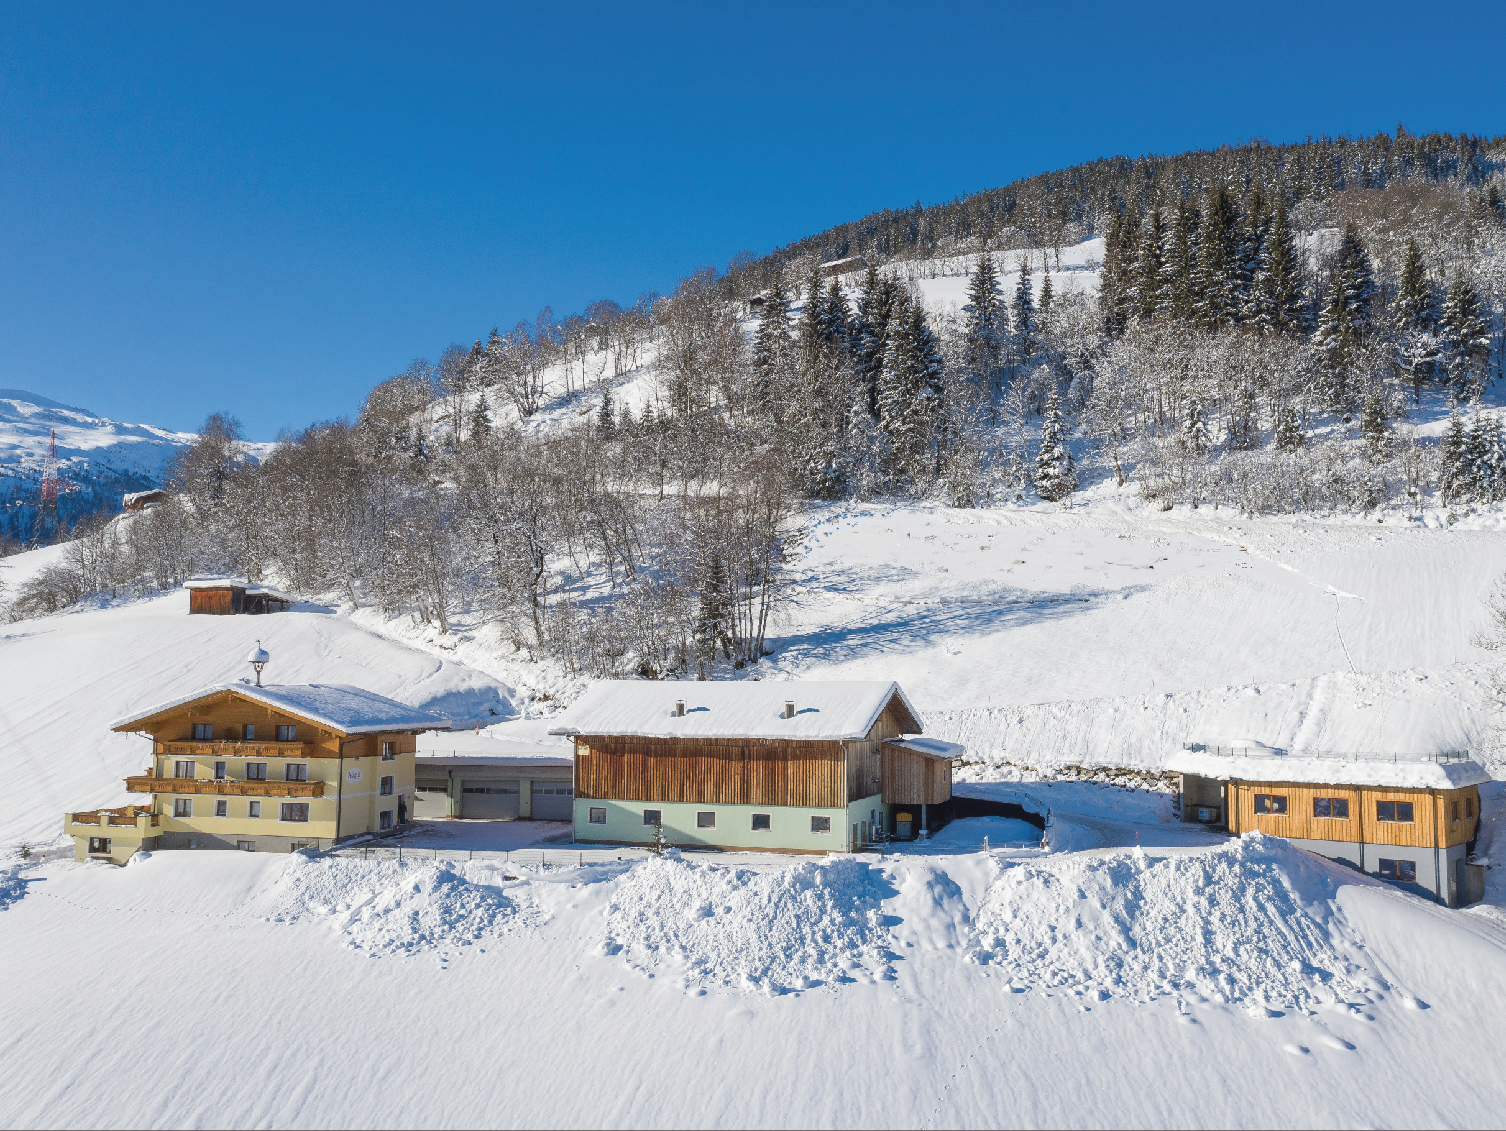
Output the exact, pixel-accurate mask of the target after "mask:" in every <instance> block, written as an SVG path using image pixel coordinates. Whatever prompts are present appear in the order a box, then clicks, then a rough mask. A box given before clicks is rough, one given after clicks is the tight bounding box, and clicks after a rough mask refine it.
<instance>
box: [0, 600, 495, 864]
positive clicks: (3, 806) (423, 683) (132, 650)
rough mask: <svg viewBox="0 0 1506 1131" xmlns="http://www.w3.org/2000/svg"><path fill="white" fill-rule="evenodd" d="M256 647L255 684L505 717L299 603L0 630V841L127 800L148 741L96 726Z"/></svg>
mask: <svg viewBox="0 0 1506 1131" xmlns="http://www.w3.org/2000/svg"><path fill="white" fill-rule="evenodd" d="M258 639H260V640H261V642H262V646H263V647H265V648H266V649H267V651H268V652H270V653H271V655H272V662H271V663H270V664H269V665H268V667H267V670H266V675H265V677H264V678H265V680H266V682H268V683H350V684H355V685H357V686H359V687H364V688H367V689H368V690H371V691H375V692H377V693H378V694H381V695H387V696H390V697H391V698H393V699H397V700H398V701H400V702H403V703H407V704H410V705H412V706H415V707H422V708H425V709H426V710H431V711H434V712H435V713H437V714H439V715H441V716H443V717H446V718H449V719H452V720H453V721H454V722H455V723H456V725H465V724H467V723H470V722H472V721H474V720H476V719H480V718H491V717H494V715H493V714H492V712H495V713H496V714H497V715H506V714H509V713H511V712H512V710H513V707H512V702H513V699H514V697H515V696H514V692H513V690H512V688H510V687H508V686H507V685H505V684H503V683H501V682H499V681H497V680H495V679H492V678H491V677H489V676H486V675H484V674H482V673H481V672H478V671H476V670H474V669H472V668H468V667H465V666H464V665H460V664H455V663H451V662H449V661H447V660H443V659H439V658H436V657H434V656H430V655H425V654H424V653H422V652H419V651H416V650H414V649H412V648H409V647H406V646H404V645H402V644H399V643H397V642H395V641H392V640H389V639H385V638H383V637H381V636H377V635H373V634H372V633H370V632H367V631H365V630H364V629H362V628H360V627H358V626H357V625H355V624H354V623H352V622H351V620H350V619H349V618H347V617H343V616H338V615H335V614H332V613H330V612H329V611H327V610H323V609H320V608H319V607H318V606H310V605H303V606H298V607H296V608H295V609H294V610H293V611H290V612H287V613H278V614H275V615H272V616H263V617H255V618H252V617H243V616H238V617H213V616H189V615H188V595H187V593H185V592H183V591H182V590H179V591H177V592H173V593H169V594H167V595H165V596H162V597H157V598H154V599H151V600H145V601H135V602H131V603H128V604H122V605H118V606H116V607H113V608H90V609H80V610H75V611H72V612H67V613H62V614H58V615H55V616H50V617H43V618H40V619H37V620H32V621H23V622H18V623H15V624H11V625H8V626H5V627H3V628H0V686H3V687H4V689H5V690H4V694H3V696H0V766H3V767H4V770H5V772H6V773H7V775H8V776H9V778H10V780H11V787H10V788H9V789H7V790H5V792H4V796H3V797H0V843H4V844H13V843H15V842H17V841H18V840H21V839H31V840H33V841H39V840H45V841H50V840H53V839H56V838H57V837H58V835H59V834H60V831H61V828H62V825H61V821H62V819H63V813H64V812H67V811H72V810H77V809H93V808H95V807H97V806H101V805H112V806H113V805H122V804H125V803H126V802H127V801H129V800H130V799H131V798H130V795H129V794H127V793H126V792H125V785H124V782H123V780H122V779H124V778H125V777H126V775H127V774H132V773H139V772H140V770H141V768H142V766H143V765H145V764H146V760H147V756H148V753H149V745H148V743H147V742H146V741H145V740H144V739H142V738H141V737H139V736H137V735H130V734H113V733H111V732H110V730H109V723H110V722H111V721H112V720H114V719H118V718H121V717H123V716H125V715H126V714H128V713H129V712H131V711H132V710H135V709H139V708H141V707H143V706H150V705H151V704H153V703H160V702H164V701H166V700H169V699H173V698H175V697H177V696H180V695H185V694H188V693H189V692H192V691H194V690H196V689H198V688H200V687H204V686H206V685H208V684H210V683H213V682H215V681H218V680H225V679H239V678H241V677H243V676H249V675H250V674H251V673H250V668H249V667H248V665H247V664H246V663H245V657H246V654H247V653H248V652H250V651H251V649H253V648H254V647H255V646H256V641H257V640H258Z"/></svg>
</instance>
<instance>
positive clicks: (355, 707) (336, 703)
mask: <svg viewBox="0 0 1506 1131" xmlns="http://www.w3.org/2000/svg"><path fill="white" fill-rule="evenodd" d="M220 691H233V692H235V693H236V694H237V695H244V696H245V697H246V698H248V699H255V700H256V701H257V702H259V703H265V704H267V706H269V707H281V708H282V709H283V710H285V711H287V712H288V713H289V714H293V715H297V716H298V717H299V718H301V719H308V720H309V721H310V722H312V723H318V724H319V725H320V726H327V727H329V728H330V729H331V730H336V731H339V732H340V733H341V734H377V733H379V732H381V731H386V730H419V729H423V730H443V729H447V728H448V727H449V725H450V721H449V720H448V719H441V718H440V717H439V716H438V715H433V714H430V713H429V712H428V711H420V710H419V709H418V708H416V707H409V706H407V705H406V704H404V703H399V702H397V701H396V700H395V699H388V698H387V697H386V696H385V695H378V694H376V692H374V691H366V690H364V689H363V688H360V687H351V686H349V685H347V684H340V683H290V684H273V685H272V686H270V687H255V686H253V685H251V684H246V683H239V682H236V683H221V684H215V685H212V686H210V687H206V688H203V689H201V690H199V691H195V692H194V693H193V694H191V695H185V696H183V697H182V698H180V699H174V700H172V701H171V702H168V703H159V704H158V705H157V706H155V707H152V708H151V709H150V710H147V711H141V712H139V713H137V714H134V715H131V716H130V717H128V718H124V719H119V720H117V721H116V722H113V723H111V724H110V729H111V730H124V729H127V728H129V727H130V726H131V725H132V724H134V723H138V722H141V721H142V720H144V719H149V718H151V717H152V716H153V715H160V714H161V713H162V712H163V711H170V710H172V709H173V708H174V707H181V706H182V705H183V704H185V703H192V702H193V701H194V700H195V699H203V698H205V697H206V696H209V695H214V694H216V693H217V692H220Z"/></svg>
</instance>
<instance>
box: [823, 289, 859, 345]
mask: <svg viewBox="0 0 1506 1131" xmlns="http://www.w3.org/2000/svg"><path fill="white" fill-rule="evenodd" d="M851 333H852V314H851V312H850V311H849V310H848V309H847V296H845V295H844V294H843V293H842V284H841V282H840V281H839V280H837V279H833V280H832V281H831V286H830V287H828V288H827V290H826V301H825V302H824V303H823V304H822V306H821V337H822V340H823V341H825V343H826V346H827V348H828V349H833V350H845V349H847V348H848V338H849V337H850V336H851Z"/></svg>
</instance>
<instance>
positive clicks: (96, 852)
mask: <svg viewBox="0 0 1506 1131" xmlns="http://www.w3.org/2000/svg"><path fill="white" fill-rule="evenodd" d="M109 852H110V838H109V837H107V836H91V837H90V838H89V855H91V856H101V855H105V856H107V855H109Z"/></svg>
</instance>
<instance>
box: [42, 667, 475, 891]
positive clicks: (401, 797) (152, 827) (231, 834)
mask: <svg viewBox="0 0 1506 1131" xmlns="http://www.w3.org/2000/svg"><path fill="white" fill-rule="evenodd" d="M259 655H260V656H261V657H262V658H263V662H265V659H264V658H265V656H266V653H264V652H262V653H259ZM258 670H259V669H258ZM259 678H260V676H259V675H258V680H259ZM111 729H112V730H114V731H117V732H136V733H141V734H144V735H145V736H147V737H148V738H150V739H151V743H152V754H151V764H150V765H148V766H147V767H146V768H145V771H144V772H143V773H141V774H139V775H135V776H133V777H128V778H126V789H127V791H129V792H131V793H139V794H143V795H145V796H144V797H143V799H142V801H141V802H139V803H137V804H134V805H125V806H121V807H119V808H116V809H95V810H90V811H88V812H78V813H69V814H67V815H66V817H65V818H64V829H65V831H66V832H67V833H68V834H69V835H71V836H72V837H73V838H74V844H75V850H74V858H75V859H77V860H89V859H95V860H110V861H113V862H115V863H117V864H123V863H125V861H126V860H128V859H129V858H130V857H131V855H132V854H133V853H135V852H137V851H138V850H141V849H146V850H148V851H155V850H160V849H240V850H242V851H246V852H288V851H296V850H297V849H299V848H320V849H322V848H328V847H330V846H331V845H332V844H333V843H334V842H335V841H337V840H343V839H345V838H348V837H353V836H360V835H361V834H364V833H369V834H377V835H381V834H385V833H389V832H394V831H396V830H398V829H399V828H400V827H401V826H403V825H405V824H406V823H407V822H408V820H409V819H410V818H411V816H412V813H413V796H414V776H413V770H414V753H415V751H416V750H417V736H418V735H419V734H420V733H421V732H423V731H426V730H448V729H449V723H448V722H447V721H446V720H444V719H441V718H438V717H437V716H435V715H432V714H430V713H428V712H427V711H421V710H418V709H416V708H413V707H409V706H406V705H404V704H402V703H398V702H396V701H394V700H392V699H388V698H385V697H384V696H381V695H376V694H374V693H372V692H370V691H365V690H363V689H361V688H359V687H349V686H343V685H334V684H283V685H268V686H266V687H263V686H261V685H260V683H259V682H258V683H257V684H256V685H252V684H249V683H239V682H236V683H226V684H222V685H218V686H214V687H209V688H205V689H204V690H202V691H198V692H195V693H194V694H192V695H189V696H185V697H184V698H182V699H177V700H174V701H172V702H170V703H162V704H159V705H157V706H154V707H151V708H149V709H147V710H145V711H142V712H140V713H138V714H135V715H132V716H131V717H130V718H126V719H122V720H120V721H119V722H116V723H114V724H113V725H112V726H111Z"/></svg>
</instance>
